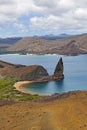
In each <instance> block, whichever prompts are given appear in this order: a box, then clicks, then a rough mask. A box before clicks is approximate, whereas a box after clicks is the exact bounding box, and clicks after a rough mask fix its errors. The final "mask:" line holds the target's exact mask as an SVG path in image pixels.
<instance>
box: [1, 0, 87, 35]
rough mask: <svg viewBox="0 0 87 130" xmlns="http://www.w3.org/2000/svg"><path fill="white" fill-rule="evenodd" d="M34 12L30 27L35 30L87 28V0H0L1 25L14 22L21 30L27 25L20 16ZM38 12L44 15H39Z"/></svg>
mask: <svg viewBox="0 0 87 130" xmlns="http://www.w3.org/2000/svg"><path fill="white" fill-rule="evenodd" d="M32 12H34V13H35V14H36V16H32V15H31V18H29V24H30V25H29V27H30V29H31V30H33V31H34V30H35V31H37V30H38V31H41V30H43V31H47V32H55V33H56V32H58V31H59V30H67V31H68V30H69V31H70V30H75V31H79V30H81V31H82V30H85V31H86V28H87V25H86V22H87V0H82V1H81V0H0V25H1V26H2V24H5V23H6V22H13V24H14V22H15V23H16V24H15V27H17V28H19V29H20V30H21V31H23V30H25V25H23V24H21V21H20V23H17V21H18V18H19V17H21V16H23V15H26V16H29V14H32ZM37 13H38V14H39V13H40V15H41V14H42V16H37Z"/></svg>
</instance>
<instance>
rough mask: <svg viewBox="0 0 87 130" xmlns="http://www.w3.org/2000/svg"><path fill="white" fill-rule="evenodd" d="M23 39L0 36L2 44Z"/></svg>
mask: <svg viewBox="0 0 87 130" xmlns="http://www.w3.org/2000/svg"><path fill="white" fill-rule="evenodd" d="M21 39H22V37H11V38H0V44H14V43H16V42H17V41H19V40H21Z"/></svg>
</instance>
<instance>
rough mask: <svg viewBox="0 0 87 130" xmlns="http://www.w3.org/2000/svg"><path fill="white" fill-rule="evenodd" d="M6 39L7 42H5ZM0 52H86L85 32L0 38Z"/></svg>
mask: <svg viewBox="0 0 87 130" xmlns="http://www.w3.org/2000/svg"><path fill="white" fill-rule="evenodd" d="M6 41H7V43H6ZM0 53H1V54H2V53H20V54H27V53H28V54H38V55H43V54H62V55H78V54H87V34H81V35H74V36H71V35H67V34H61V35H59V36H55V35H47V36H32V37H24V38H22V37H21V38H20V37H19V38H11V39H8V38H7V39H1V40H0Z"/></svg>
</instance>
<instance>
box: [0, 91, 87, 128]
mask: <svg viewBox="0 0 87 130" xmlns="http://www.w3.org/2000/svg"><path fill="white" fill-rule="evenodd" d="M9 102H10V103H9ZM2 104H4V101H0V105H1V106H0V130H87V91H85V92H71V93H66V94H59V95H55V96H51V97H46V98H44V99H42V100H40V101H36V102H33V101H32V102H19V103H15V104H14V102H11V101H8V104H7V105H5V104H4V106H3V105H2ZM9 104H10V105H9Z"/></svg>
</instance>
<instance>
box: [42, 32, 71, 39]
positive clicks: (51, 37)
mask: <svg viewBox="0 0 87 130" xmlns="http://www.w3.org/2000/svg"><path fill="white" fill-rule="evenodd" d="M70 36H71V35H68V34H65V33H63V34H59V35H53V34H49V35H44V36H40V38H42V39H46V40H58V39H63V38H67V37H70Z"/></svg>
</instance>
